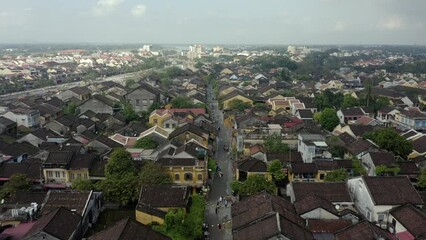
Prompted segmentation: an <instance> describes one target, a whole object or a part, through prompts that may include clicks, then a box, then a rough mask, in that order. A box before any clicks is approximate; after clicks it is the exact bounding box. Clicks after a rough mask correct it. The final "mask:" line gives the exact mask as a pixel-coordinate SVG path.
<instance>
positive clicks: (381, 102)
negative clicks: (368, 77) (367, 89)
mask: <svg viewBox="0 0 426 240" xmlns="http://www.w3.org/2000/svg"><path fill="white" fill-rule="evenodd" d="M389 105H390V100H389V98H387V97H383V96H379V97H377V98H376V99H374V104H373V110H374V112H377V111H378V110H380V109H382V108H384V107H386V106H389Z"/></svg>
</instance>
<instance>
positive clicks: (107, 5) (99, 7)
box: [93, 0, 124, 16]
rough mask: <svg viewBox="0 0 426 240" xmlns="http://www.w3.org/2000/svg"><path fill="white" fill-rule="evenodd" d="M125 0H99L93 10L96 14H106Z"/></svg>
mask: <svg viewBox="0 0 426 240" xmlns="http://www.w3.org/2000/svg"><path fill="white" fill-rule="evenodd" d="M123 2H124V0H98V1H97V2H96V6H95V7H94V8H93V12H94V14H95V15H96V16H105V15H108V14H110V13H111V12H113V11H114V10H115V9H116V8H117V7H118V6H119V5H120V4H122V3H123Z"/></svg>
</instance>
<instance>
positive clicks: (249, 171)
mask: <svg viewBox="0 0 426 240" xmlns="http://www.w3.org/2000/svg"><path fill="white" fill-rule="evenodd" d="M235 169H236V170H235V179H236V180H238V181H241V182H243V181H245V180H246V179H247V178H248V177H249V176H252V175H262V176H265V177H266V178H267V179H268V180H272V176H271V174H270V173H269V172H268V166H267V165H266V163H265V162H264V161H261V160H258V159H255V158H245V159H242V160H239V161H238V162H236V168H235Z"/></svg>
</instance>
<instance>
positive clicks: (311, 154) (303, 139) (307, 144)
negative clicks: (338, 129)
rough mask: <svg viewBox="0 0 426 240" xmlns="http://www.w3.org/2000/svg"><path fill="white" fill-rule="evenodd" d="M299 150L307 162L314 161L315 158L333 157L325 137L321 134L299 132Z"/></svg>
mask: <svg viewBox="0 0 426 240" xmlns="http://www.w3.org/2000/svg"><path fill="white" fill-rule="evenodd" d="M297 151H298V152H300V154H301V155H302V159H303V162H305V163H312V161H313V159H314V158H330V157H331V154H330V153H329V152H328V145H327V143H325V138H324V137H323V136H321V135H319V134H299V136H298V143H297Z"/></svg>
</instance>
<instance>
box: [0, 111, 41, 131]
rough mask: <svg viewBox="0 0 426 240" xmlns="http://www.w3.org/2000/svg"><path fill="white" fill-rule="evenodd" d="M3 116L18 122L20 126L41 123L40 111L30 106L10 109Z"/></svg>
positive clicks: (33, 125)
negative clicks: (29, 107)
mask: <svg viewBox="0 0 426 240" xmlns="http://www.w3.org/2000/svg"><path fill="white" fill-rule="evenodd" d="M3 117H5V118H7V119H9V120H12V121H14V122H16V124H17V125H18V126H21V125H22V126H25V127H29V128H31V127H38V126H39V125H40V112H39V111H38V110H33V109H28V108H15V109H8V110H7V111H6V112H5V113H4V114H3Z"/></svg>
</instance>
